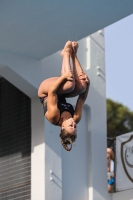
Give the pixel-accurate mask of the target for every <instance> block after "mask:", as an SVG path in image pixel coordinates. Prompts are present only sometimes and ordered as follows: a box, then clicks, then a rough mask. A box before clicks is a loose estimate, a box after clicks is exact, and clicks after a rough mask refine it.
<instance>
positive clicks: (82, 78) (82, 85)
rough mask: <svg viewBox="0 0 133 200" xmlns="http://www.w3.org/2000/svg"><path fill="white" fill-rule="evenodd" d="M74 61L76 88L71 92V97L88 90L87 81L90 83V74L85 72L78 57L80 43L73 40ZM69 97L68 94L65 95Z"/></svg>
mask: <svg viewBox="0 0 133 200" xmlns="http://www.w3.org/2000/svg"><path fill="white" fill-rule="evenodd" d="M72 48H73V51H72V62H73V73H74V77H75V88H74V90H73V91H72V92H71V93H69V96H70V97H75V96H77V95H79V94H81V93H83V92H84V91H85V90H86V86H87V85H86V83H89V82H90V80H89V78H88V76H87V75H86V74H85V73H84V71H83V68H82V66H81V64H80V62H79V60H78V57H77V50H78V43H76V42H72ZM65 96H66V97H69V96H68V94H66V95H65Z"/></svg>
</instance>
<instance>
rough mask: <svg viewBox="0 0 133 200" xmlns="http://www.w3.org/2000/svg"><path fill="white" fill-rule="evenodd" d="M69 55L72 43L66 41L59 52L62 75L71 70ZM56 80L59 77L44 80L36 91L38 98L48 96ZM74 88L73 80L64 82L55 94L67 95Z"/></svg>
mask: <svg viewBox="0 0 133 200" xmlns="http://www.w3.org/2000/svg"><path fill="white" fill-rule="evenodd" d="M71 54H72V42H71V41H68V42H67V43H66V45H65V47H64V49H63V50H62V52H61V55H62V59H63V61H62V72H61V73H62V74H63V73H65V72H68V71H70V70H71V66H70V57H71ZM58 78H59V77H52V78H49V79H46V80H44V81H43V82H42V83H41V85H40V87H39V89H38V96H39V97H44V96H46V95H47V94H48V91H49V88H50V87H51V86H52V85H53V84H54V83H55V81H56V80H57V79H58ZM74 87H75V80H73V81H66V82H64V83H63V84H61V86H60V87H59V89H58V90H57V94H64V93H69V92H71V91H73V89H74Z"/></svg>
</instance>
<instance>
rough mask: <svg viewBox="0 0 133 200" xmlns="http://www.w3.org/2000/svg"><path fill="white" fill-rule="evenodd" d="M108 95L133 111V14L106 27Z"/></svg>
mask: <svg viewBox="0 0 133 200" xmlns="http://www.w3.org/2000/svg"><path fill="white" fill-rule="evenodd" d="M104 33H105V65H106V97H107V98H111V99H112V100H114V101H117V102H120V103H122V104H123V105H125V106H127V107H128V108H129V109H130V110H131V111H133V14H132V15H130V16H128V17H126V18H124V19H122V20H120V21H118V22H116V23H114V24H112V25H110V26H108V27H106V28H105V29H104Z"/></svg>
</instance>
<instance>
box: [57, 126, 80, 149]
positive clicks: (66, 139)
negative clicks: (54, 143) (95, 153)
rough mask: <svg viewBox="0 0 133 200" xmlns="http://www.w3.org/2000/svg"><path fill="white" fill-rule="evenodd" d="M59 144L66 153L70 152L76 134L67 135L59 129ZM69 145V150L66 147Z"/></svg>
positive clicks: (63, 130)
mask: <svg viewBox="0 0 133 200" xmlns="http://www.w3.org/2000/svg"><path fill="white" fill-rule="evenodd" d="M60 138H61V144H62V146H63V147H64V149H65V150H66V151H71V149H72V143H73V142H75V140H76V138H77V134H76V133H75V134H69V133H68V132H67V131H66V130H65V129H61V133H60ZM67 145H70V148H69V147H68V146H67Z"/></svg>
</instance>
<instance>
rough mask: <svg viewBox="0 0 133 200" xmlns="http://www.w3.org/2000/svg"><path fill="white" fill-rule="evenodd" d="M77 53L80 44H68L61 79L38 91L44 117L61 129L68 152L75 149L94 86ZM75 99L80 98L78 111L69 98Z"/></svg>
mask: <svg viewBox="0 0 133 200" xmlns="http://www.w3.org/2000/svg"><path fill="white" fill-rule="evenodd" d="M77 49H78V43H76V42H71V41H68V42H67V43H66V45H65V47H64V49H63V50H62V52H61V56H62V58H63V61H62V71H61V76H60V77H52V78H49V79H46V80H44V81H43V82H42V83H41V84H40V87H39V89H38V96H39V98H40V101H41V103H42V105H43V109H44V116H45V117H46V119H47V120H48V121H49V122H50V123H51V124H53V125H56V126H60V127H61V133H60V138H61V144H62V145H63V147H64V148H65V149H66V150H67V151H70V150H71V149H72V143H73V142H74V141H75V140H76V137H77V134H76V124H77V123H79V121H80V119H81V115H82V108H83V105H84V102H85V100H86V98H87V95H88V91H89V85H90V80H89V78H88V77H87V75H86V74H85V73H84V72H83V69H82V67H81V65H80V62H79V60H78V58H77ZM70 58H71V59H72V63H73V71H72V70H71V65H70ZM75 96H78V99H77V103H76V107H75V109H74V108H73V106H72V105H71V104H69V103H67V102H66V99H65V98H71V97H75ZM68 145H70V147H69V146H68Z"/></svg>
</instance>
